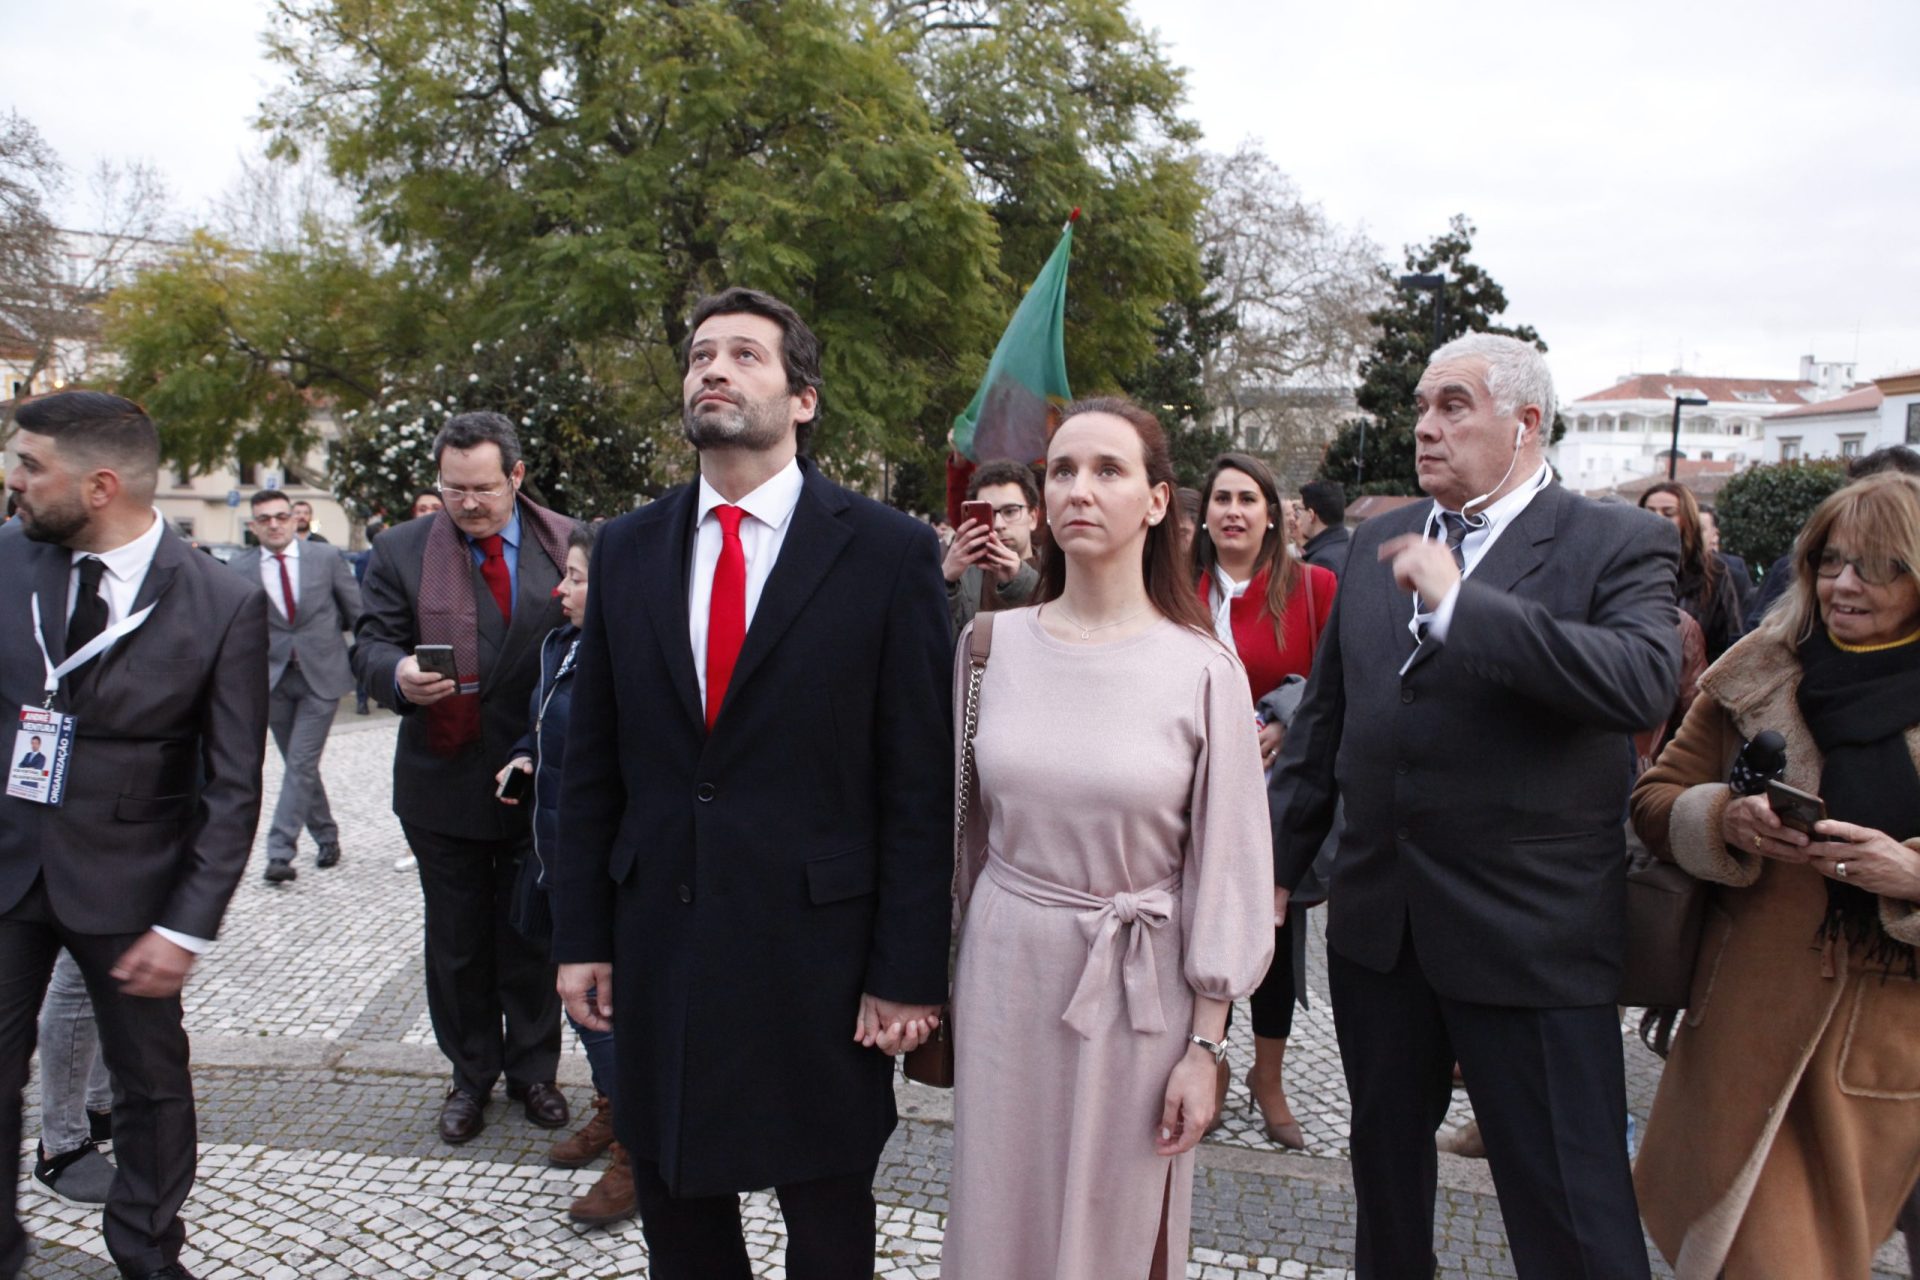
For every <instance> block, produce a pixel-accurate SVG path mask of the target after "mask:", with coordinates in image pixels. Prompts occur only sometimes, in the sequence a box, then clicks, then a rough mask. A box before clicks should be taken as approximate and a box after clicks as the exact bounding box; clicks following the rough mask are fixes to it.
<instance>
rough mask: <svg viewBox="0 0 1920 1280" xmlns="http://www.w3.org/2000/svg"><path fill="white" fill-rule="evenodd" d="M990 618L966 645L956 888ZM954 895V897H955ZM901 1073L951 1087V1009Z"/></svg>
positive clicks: (973, 778)
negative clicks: (963, 734) (965, 690)
mask: <svg viewBox="0 0 1920 1280" xmlns="http://www.w3.org/2000/svg"><path fill="white" fill-rule="evenodd" d="M993 618H994V615H993V614H991V613H984V614H978V615H976V616H975V617H974V620H973V635H972V638H971V640H970V641H969V643H968V645H967V701H966V705H965V708H964V710H963V712H962V720H961V725H962V727H963V728H964V730H965V736H964V737H963V739H962V741H961V746H960V751H961V760H960V785H959V786H958V787H957V788H955V791H954V806H953V868H954V871H953V874H954V884H955V886H956V888H957V887H958V885H959V876H960V872H961V867H962V860H963V859H964V858H965V857H966V855H967V848H966V844H967V841H966V837H967V806H968V805H969V804H970V803H971V802H972V800H973V788H974V787H975V785H976V784H977V781H978V778H979V772H980V771H979V766H978V765H977V764H975V762H974V759H973V735H974V734H975V733H976V732H977V731H978V730H979V728H980V681H981V679H982V678H983V677H984V676H985V675H986V673H987V655H988V654H990V653H992V652H993ZM956 896H957V895H956ZM900 1070H901V1072H902V1074H904V1075H905V1076H906V1077H907V1079H909V1080H912V1081H913V1082H915V1083H916V1084H924V1085H930V1086H932V1087H933V1088H935V1089H951V1088H953V1006H952V1005H951V1004H949V1005H948V1006H947V1007H946V1008H944V1009H942V1010H941V1011H940V1026H939V1027H938V1028H937V1029H936V1030H935V1031H934V1033H933V1036H932V1038H931V1039H929V1040H927V1041H926V1043H924V1044H922V1045H921V1046H920V1047H919V1048H917V1049H909V1050H908V1051H907V1053H906V1055H905V1056H904V1057H903V1058H902V1059H901V1061H900Z"/></svg>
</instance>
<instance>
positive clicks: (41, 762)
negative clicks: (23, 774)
mask: <svg viewBox="0 0 1920 1280" xmlns="http://www.w3.org/2000/svg"><path fill="white" fill-rule="evenodd" d="M14 767H15V768H16V769H44V768H46V767H47V757H46V754H45V753H44V752H40V751H29V752H27V754H25V755H24V756H21V757H20V763H19V764H17V765H15V766H14Z"/></svg>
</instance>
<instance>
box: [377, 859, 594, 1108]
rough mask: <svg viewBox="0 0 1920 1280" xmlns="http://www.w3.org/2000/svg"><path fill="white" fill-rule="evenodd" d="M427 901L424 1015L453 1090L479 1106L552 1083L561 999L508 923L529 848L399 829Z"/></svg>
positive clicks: (540, 961)
mask: <svg viewBox="0 0 1920 1280" xmlns="http://www.w3.org/2000/svg"><path fill="white" fill-rule="evenodd" d="M401 827H402V830H403V831H405V833H406V837H407V844H408V845H410V846H411V847H412V848H413V855H414V857H415V859H416V860H417V861H418V863H419V869H420V892H421V895H422V896H423V897H424V898H425V900H426V917H427V920H426V926H427V927H426V932H427V943H426V958H427V1012H428V1013H429V1014H430V1015H431V1016H432V1018H433V1036H434V1040H435V1042H436V1043H438V1044H439V1046H440V1052H442V1053H444V1054H446V1055H447V1060H448V1061H449V1062H451V1063H452V1064H453V1082H454V1084H455V1085H456V1086H458V1087H459V1088H461V1089H463V1090H465V1091H466V1092H468V1093H471V1094H473V1095H474V1096H475V1097H477V1098H485V1097H486V1096H487V1095H488V1094H489V1093H491V1092H492V1091H493V1085H494V1082H495V1081H496V1080H498V1079H499V1078H500V1077H501V1075H502V1074H504V1075H505V1076H506V1077H507V1081H508V1083H510V1084H515V1085H528V1084H539V1083H541V1082H543V1081H548V1080H552V1079H553V1077H554V1072H555V1071H556V1070H557V1069H558V1067H559V1065H560V997H559V995H558V993H556V992H555V990H554V985H553V983H554V966H553V963H552V962H551V961H549V960H548V959H547V957H546V955H545V953H544V951H543V950H542V949H541V948H539V947H536V946H535V945H534V944H532V943H530V942H528V941H527V940H526V939H525V938H523V937H521V936H520V933H519V931H518V930H516V929H515V928H514V927H513V926H512V925H511V924H509V923H508V921H507V914H508V908H509V907H510V906H511V905H512V903H513V884H514V880H515V879H516V878H517V876H518V875H519V868H520V860H521V859H522V858H524V857H526V856H527V854H528V851H529V850H530V849H531V848H532V847H533V842H532V841H531V840H530V839H526V838H522V839H517V840H463V839H461V838H459V837H457V836H447V835H441V834H439V833H437V832H433V831H427V830H425V829H423V828H421V827H417V826H415V825H413V824H412V823H410V822H409V823H402V824H401Z"/></svg>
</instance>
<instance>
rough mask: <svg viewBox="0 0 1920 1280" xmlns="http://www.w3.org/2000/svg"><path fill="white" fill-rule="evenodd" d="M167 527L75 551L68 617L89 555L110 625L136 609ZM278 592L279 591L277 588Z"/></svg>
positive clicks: (188, 940)
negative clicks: (98, 565)
mask: <svg viewBox="0 0 1920 1280" xmlns="http://www.w3.org/2000/svg"><path fill="white" fill-rule="evenodd" d="M166 532H167V526H166V523H165V522H164V521H162V520H161V519H160V513H159V512H158V511H156V512H154V513H153V523H152V524H151V525H150V526H148V528H147V531H146V532H145V533H143V534H141V535H140V536H139V537H137V538H135V539H134V540H133V541H132V542H129V543H126V544H125V545H123V546H118V547H115V548H114V549H113V550H111V551H97V552H96V551H76V552H74V553H73V568H72V570H71V571H70V576H69V577H68V578H67V620H68V621H69V622H71V621H72V620H73V606H74V605H75V604H76V603H78V602H79V599H80V562H81V561H82V560H85V559H86V558H87V557H88V556H90V555H97V556H99V557H100V560H101V562H102V563H103V564H105V566H106V572H104V573H102V574H101V575H100V594H101V595H102V596H104V597H105V598H106V601H107V626H109V627H111V626H114V625H115V624H116V623H118V622H119V621H120V620H121V619H122V618H124V617H126V616H127V615H128V614H130V613H132V612H133V602H134V600H135V599H136V598H137V597H138V596H139V594H140V588H141V586H142V585H143V584H144V583H145V582H146V580H147V570H149V569H151V568H152V567H153V553H154V552H155V551H158V550H159V549H160V539H161V538H162V537H164V536H166ZM274 594H276V595H278V594H279V592H278V591H277V590H276V591H275V593H274ZM153 931H154V932H155V933H157V934H159V935H160V936H161V937H163V938H165V939H166V940H167V941H168V942H171V943H173V944H174V945H175V946H179V947H185V948H186V949H187V950H189V951H191V952H193V953H194V954H195V955H202V954H204V953H205V952H206V950H207V948H208V947H211V946H212V945H213V942H212V940H211V939H207V938H194V937H190V936H188V935H187V934H184V933H181V932H179V931H178V930H174V929H168V928H166V927H164V926H162V925H154V926H153Z"/></svg>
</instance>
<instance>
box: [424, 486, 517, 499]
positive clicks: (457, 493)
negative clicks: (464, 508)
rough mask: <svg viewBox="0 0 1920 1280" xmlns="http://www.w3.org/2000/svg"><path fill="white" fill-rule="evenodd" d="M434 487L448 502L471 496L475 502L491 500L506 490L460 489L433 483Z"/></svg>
mask: <svg viewBox="0 0 1920 1280" xmlns="http://www.w3.org/2000/svg"><path fill="white" fill-rule="evenodd" d="M434 487H435V488H437V489H438V490H439V491H440V496H441V497H442V498H444V499H446V500H447V501H448V502H465V501H466V500H467V499H468V498H472V499H473V500H474V501H475V502H492V501H493V500H494V499H495V498H498V497H499V496H500V495H501V494H503V493H506V492H508V490H507V489H461V488H456V487H455V486H453V485H450V484H442V485H435V486H434Z"/></svg>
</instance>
